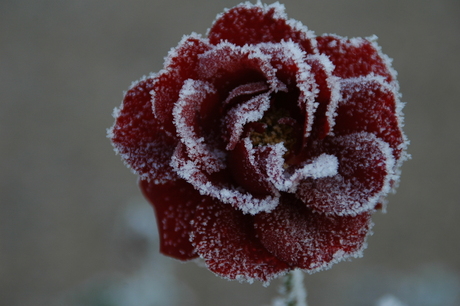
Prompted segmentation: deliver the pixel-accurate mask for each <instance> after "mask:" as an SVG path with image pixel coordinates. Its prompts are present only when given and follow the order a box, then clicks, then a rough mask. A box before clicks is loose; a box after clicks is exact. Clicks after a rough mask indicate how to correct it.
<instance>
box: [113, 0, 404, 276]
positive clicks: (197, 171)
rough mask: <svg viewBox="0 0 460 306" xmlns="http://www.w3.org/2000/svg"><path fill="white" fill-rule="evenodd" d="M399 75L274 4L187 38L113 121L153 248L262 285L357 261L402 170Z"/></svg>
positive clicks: (371, 48) (372, 45)
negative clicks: (152, 218)
mask: <svg viewBox="0 0 460 306" xmlns="http://www.w3.org/2000/svg"><path fill="white" fill-rule="evenodd" d="M402 108H403V103H402V102H401V101H400V94H399V85H398V83H397V80H396V72H395V71H394V70H393V68H392V67H391V60H390V59H389V58H388V57H387V56H386V55H384V54H383V53H382V51H381V49H380V47H379V46H378V45H377V43H376V37H375V36H372V37H369V38H351V39H349V38H346V37H340V36H338V35H331V34H327V35H322V36H316V35H315V34H314V33H313V32H312V31H310V30H308V29H307V27H305V26H304V25H302V24H301V23H300V22H299V21H296V20H292V19H288V17H287V16H286V14H285V12H284V7H283V6H282V5H281V4H279V3H275V4H272V5H265V4H262V3H260V2H257V3H256V4H251V3H249V2H245V3H242V4H240V5H238V6H236V7H234V8H231V9H227V10H225V11H224V12H223V13H222V14H219V15H218V16H217V19H216V20H215V21H214V23H213V24H212V26H211V28H210V29H209V31H208V33H207V36H206V37H203V36H201V35H199V34H196V33H192V34H191V35H186V36H184V37H183V38H182V40H181V41H180V42H179V44H178V46H177V47H175V48H173V49H172V50H171V51H170V52H169V54H168V56H167V57H166V60H165V64H164V68H163V69H162V70H161V71H159V72H158V73H156V74H151V75H149V76H147V77H144V78H142V79H141V80H139V81H138V82H135V83H134V84H133V85H132V86H131V87H130V89H129V90H128V91H127V92H126V93H125V96H124V99H123V102H122V105H121V106H120V108H118V109H116V110H115V112H114V116H115V124H114V126H113V127H112V128H111V129H110V130H109V137H110V138H111V140H112V143H113V145H114V148H115V151H116V152H117V153H118V154H120V155H121V157H122V159H123V160H124V162H125V163H126V164H127V165H128V166H129V167H130V168H131V169H132V170H133V171H134V172H135V173H137V174H138V175H139V184H140V188H141V190H142V191H143V193H144V195H145V197H146V198H147V199H148V200H149V201H150V203H151V204H152V206H153V208H154V209H155V213H156V216H157V219H158V230H159V232H160V239H161V241H160V242H161V246H160V251H161V252H162V253H163V254H165V255H168V256H170V257H173V258H176V259H179V260H183V261H186V260H192V259H195V258H202V259H203V260H204V262H205V264H206V266H207V267H208V269H209V270H211V271H212V272H214V273H216V274H217V275H220V276H222V277H224V278H227V279H236V280H240V281H247V282H252V281H253V280H259V281H262V282H264V283H268V282H269V281H270V280H272V279H273V278H275V277H277V276H279V275H282V274H284V273H286V272H288V271H290V270H292V269H296V268H299V269H302V270H305V271H307V272H310V273H313V272H316V271H319V270H322V269H326V268H329V267H330V266H331V265H333V264H334V263H337V262H339V261H341V260H343V259H346V258H351V257H359V256H362V250H363V249H364V247H365V246H366V237H367V236H368V235H369V233H370V231H371V227H372V221H371V216H372V213H374V212H375V211H377V210H379V209H381V208H382V207H383V205H384V204H385V198H386V196H387V194H388V193H389V192H391V191H393V190H394V189H395V187H396V186H397V184H398V180H399V174H400V167H401V164H402V162H403V161H404V160H405V159H407V157H408V155H407V153H406V148H407V145H408V141H407V139H406V137H405V135H404V133H403V132H402V129H401V128H402V126H403V116H402Z"/></svg>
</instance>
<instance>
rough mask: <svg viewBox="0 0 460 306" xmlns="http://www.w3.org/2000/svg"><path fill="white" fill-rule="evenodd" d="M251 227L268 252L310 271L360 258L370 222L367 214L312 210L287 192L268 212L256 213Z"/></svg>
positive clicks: (294, 265)
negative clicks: (332, 214) (345, 260)
mask: <svg viewBox="0 0 460 306" xmlns="http://www.w3.org/2000/svg"><path fill="white" fill-rule="evenodd" d="M254 227H255V228H256V232H257V235H258V237H259V238H260V241H261V242H262V244H263V245H264V246H265V247H266V248H267V250H269V251H270V252H271V253H272V254H274V255H275V256H276V257H278V258H280V259H281V260H283V261H284V262H286V263H288V264H289V265H291V266H293V267H299V268H301V269H305V270H307V271H308V272H310V273H313V272H316V271H319V270H323V269H327V268H330V266H331V265H332V264H334V263H337V262H339V261H341V260H343V259H346V258H349V257H360V256H361V251H362V249H364V247H365V238H366V236H367V234H368V232H369V230H370V227H371V221H370V215H369V214H368V213H363V214H360V215H357V216H356V217H351V216H346V217H339V216H327V215H324V214H318V213H314V212H312V211H311V210H310V209H308V208H307V207H306V206H305V205H304V203H302V202H301V201H299V200H298V199H295V198H294V197H293V196H290V195H288V196H286V197H284V196H283V197H282V199H281V203H280V205H279V206H278V207H277V208H276V209H275V210H274V211H272V212H271V213H261V214H258V215H256V216H255V217H254Z"/></svg>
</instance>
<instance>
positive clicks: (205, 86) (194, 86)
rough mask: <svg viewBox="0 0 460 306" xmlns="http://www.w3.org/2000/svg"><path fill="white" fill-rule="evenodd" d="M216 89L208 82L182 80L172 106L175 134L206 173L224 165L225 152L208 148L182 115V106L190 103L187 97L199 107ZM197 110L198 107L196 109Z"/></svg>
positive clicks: (217, 169) (222, 167)
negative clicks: (176, 98)
mask: <svg viewBox="0 0 460 306" xmlns="http://www.w3.org/2000/svg"><path fill="white" fill-rule="evenodd" d="M214 93H216V90H215V88H214V86H213V85H212V84H210V83H207V82H203V81H197V80H192V79H188V80H186V81H185V82H184V84H183V86H182V88H181V90H180V92H179V99H178V100H177V102H176V103H175V105H174V108H173V122H174V125H175V126H176V131H177V136H178V138H179V139H180V141H181V142H182V143H183V144H184V145H185V147H186V148H187V153H188V155H189V156H190V157H191V158H193V159H199V160H200V161H201V163H200V165H201V167H202V169H203V170H205V171H206V172H208V173H213V172H217V171H219V170H222V169H224V168H225V167H226V165H225V162H224V160H225V153H224V152H221V151H220V150H218V149H210V148H209V146H208V145H207V144H206V143H205V139H204V138H203V137H198V135H196V133H195V131H194V129H193V127H190V126H188V125H187V123H186V118H185V117H184V116H183V115H182V112H183V110H184V108H185V107H186V106H187V105H188V104H189V103H192V102H190V101H189V98H190V99H192V100H194V101H196V102H197V103H196V105H195V106H196V107H197V108H199V107H200V105H199V104H200V102H201V101H202V100H203V99H205V98H206V96H207V95H208V94H214ZM196 111H198V109H196Z"/></svg>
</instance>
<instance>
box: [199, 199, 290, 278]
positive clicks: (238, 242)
mask: <svg viewBox="0 0 460 306" xmlns="http://www.w3.org/2000/svg"><path fill="white" fill-rule="evenodd" d="M191 241H192V243H193V246H194V247H195V248H196V250H197V252H198V254H199V255H200V257H202V258H203V259H204V260H205V263H206V266H207V267H208V268H209V269H210V270H211V271H212V272H214V273H216V274H218V275H220V276H222V277H224V278H226V279H236V280H239V281H247V282H250V283H252V282H253V280H259V281H261V282H264V283H268V282H269V281H270V280H272V279H273V278H275V277H277V276H279V275H280V274H283V273H285V272H286V271H288V270H289V266H288V265H287V264H286V263H284V262H282V261H280V260H279V259H277V258H276V257H275V256H273V255H272V254H270V253H269V252H268V251H267V250H266V249H265V248H264V247H263V246H262V244H261V243H260V241H259V239H257V237H256V236H255V232H254V228H253V219H252V216H250V215H244V214H243V213H242V212H241V211H239V210H236V209H234V208H232V207H231V206H229V205H225V204H222V203H220V202H219V201H206V202H204V203H203V204H200V205H199V206H198V207H197V210H196V213H195V217H194V219H193V234H192V239H191Z"/></svg>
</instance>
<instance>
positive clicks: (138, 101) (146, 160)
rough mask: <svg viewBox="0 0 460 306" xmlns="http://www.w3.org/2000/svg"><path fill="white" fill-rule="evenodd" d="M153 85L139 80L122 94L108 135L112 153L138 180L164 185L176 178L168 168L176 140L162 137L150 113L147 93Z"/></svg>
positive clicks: (149, 80)
mask: <svg viewBox="0 0 460 306" xmlns="http://www.w3.org/2000/svg"><path fill="white" fill-rule="evenodd" d="M154 81H155V79H154V78H146V79H142V80H140V81H139V82H138V83H135V84H134V85H133V86H132V88H131V89H130V90H129V91H128V92H127V93H126V94H125V97H124V100H123V104H122V105H121V107H120V109H116V110H115V112H114V116H115V118H116V121H115V124H114V126H113V127H112V128H111V130H109V133H108V134H109V137H110V138H111V139H112V143H113V146H114V147H115V151H116V152H117V153H118V154H120V155H121V157H122V158H123V160H124V161H125V162H126V164H128V166H129V167H131V168H132V169H133V170H134V171H135V172H136V173H137V174H139V175H140V176H141V178H143V179H149V180H153V181H155V182H156V183H165V182H167V181H169V180H174V179H176V178H177V175H176V174H175V172H174V171H173V169H172V168H171V166H170V165H169V163H170V161H171V155H172V153H173V152H174V148H175V147H176V143H177V140H176V139H175V138H172V137H169V136H167V135H166V134H165V133H164V131H163V130H162V126H161V124H160V123H159V122H158V120H157V119H156V118H155V117H154V115H153V113H152V103H151V101H150V98H151V96H150V93H149V92H150V91H151V90H152V88H153V83H154Z"/></svg>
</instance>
